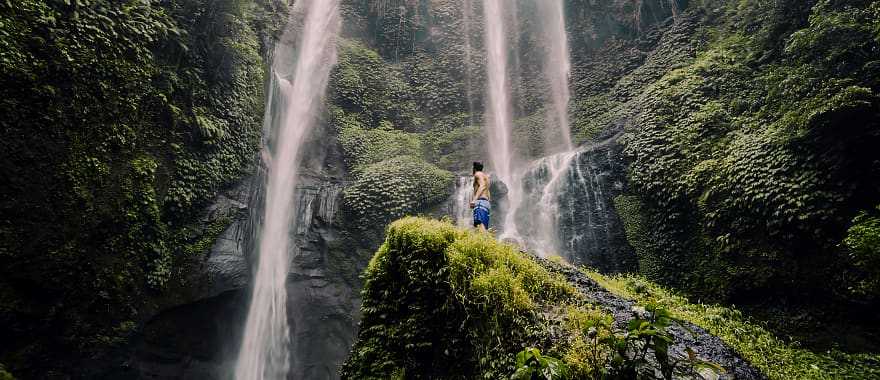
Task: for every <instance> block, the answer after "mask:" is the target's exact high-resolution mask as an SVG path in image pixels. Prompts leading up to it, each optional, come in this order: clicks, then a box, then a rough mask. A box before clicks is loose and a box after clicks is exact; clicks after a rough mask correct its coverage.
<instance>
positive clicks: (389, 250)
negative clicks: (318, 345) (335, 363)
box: [342, 217, 582, 379]
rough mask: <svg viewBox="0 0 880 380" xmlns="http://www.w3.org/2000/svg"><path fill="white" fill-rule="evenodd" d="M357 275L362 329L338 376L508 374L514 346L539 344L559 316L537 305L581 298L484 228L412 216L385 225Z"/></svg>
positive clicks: (510, 371) (438, 376) (361, 377)
mask: <svg viewBox="0 0 880 380" xmlns="http://www.w3.org/2000/svg"><path fill="white" fill-rule="evenodd" d="M364 279H365V284H364V291H363V300H364V301H363V305H362V308H361V310H362V314H363V318H362V320H361V325H360V333H359V335H358V340H357V341H356V343H355V345H354V347H353V349H352V354H351V356H350V357H349V358H348V360H347V361H346V363H345V365H344V366H343V370H342V376H343V378H357V379H379V378H389V377H391V376H393V375H394V374H400V373H405V374H406V375H407V377H416V378H419V377H428V378H502V377H508V376H509V375H510V373H512V372H513V365H514V356H515V354H516V353H517V352H519V351H520V350H521V349H522V347H525V346H526V345H531V346H540V345H543V344H545V342H546V341H547V339H548V337H549V328H550V327H549V326H550V325H553V324H558V322H554V321H552V320H550V319H547V318H546V316H545V315H543V314H542V313H541V311H543V310H546V309H547V308H548V307H550V306H551V305H554V304H565V303H567V302H574V303H577V302H580V301H581V300H582V298H581V297H580V296H579V295H578V294H577V292H576V291H575V290H574V288H573V287H572V286H571V285H569V284H568V283H566V282H565V281H564V280H563V279H562V278H561V277H560V276H559V275H556V274H551V273H549V272H548V271H547V270H545V269H544V268H543V267H541V266H540V265H538V264H537V263H535V262H534V261H532V260H530V259H528V258H526V257H525V256H523V255H522V254H521V253H519V252H518V251H517V250H516V249H515V248H514V247H513V246H510V245H507V244H503V243H499V242H497V241H495V239H494V238H493V237H492V236H491V235H489V234H480V233H476V232H474V231H472V230H463V229H458V228H456V227H454V226H453V225H451V224H449V223H447V222H441V221H435V220H429V219H423V218H413V217H409V218H404V219H401V220H398V221H396V222H394V223H392V224H391V225H390V226H389V227H388V230H387V234H386V240H385V243H384V244H383V245H382V246H381V247H380V248H379V250H378V251H377V252H376V254H375V256H373V258H372V260H371V261H370V264H369V265H368V266H367V270H366V272H365V273H364ZM564 310H565V309H563V313H564ZM548 351H549V352H551V353H552V352H554V351H553V350H552V349H550V350H548Z"/></svg>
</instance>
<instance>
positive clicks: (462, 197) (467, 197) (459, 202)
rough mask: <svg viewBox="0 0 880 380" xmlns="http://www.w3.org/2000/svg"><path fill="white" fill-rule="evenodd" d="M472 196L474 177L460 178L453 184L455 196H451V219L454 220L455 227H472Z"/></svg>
mask: <svg viewBox="0 0 880 380" xmlns="http://www.w3.org/2000/svg"><path fill="white" fill-rule="evenodd" d="M473 196H474V177H473V176H461V177H458V182H457V183H456V184H455V194H454V195H453V198H452V199H453V202H454V203H453V204H452V217H453V218H455V219H454V220H455V225H457V226H459V227H473V226H474V222H473V220H474V218H473V214H472V213H471V211H473V210H471V208H470V207H469V206H470V201H471V198H472V197H473Z"/></svg>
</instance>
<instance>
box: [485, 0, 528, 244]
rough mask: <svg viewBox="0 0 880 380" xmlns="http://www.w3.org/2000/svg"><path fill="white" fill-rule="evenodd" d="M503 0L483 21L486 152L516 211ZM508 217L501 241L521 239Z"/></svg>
mask: <svg viewBox="0 0 880 380" xmlns="http://www.w3.org/2000/svg"><path fill="white" fill-rule="evenodd" d="M507 5H508V2H506V1H503V0H484V2H483V19H484V22H485V26H484V28H485V45H486V61H487V62H486V71H487V76H488V92H487V96H488V98H489V99H488V101H487V102H486V103H487V106H488V107H487V108H488V112H487V115H486V135H487V139H486V140H487V141H486V149H488V151H489V158H490V161H491V163H492V170H493V173H494V174H495V176H496V177H497V179H498V180H501V182H504V184H506V185H507V187H508V189H507V201H506V202H507V205H508V208H510V209H515V208H516V207H515V206H511V205H516V204H519V202H520V199H519V196H520V191H519V188H520V186H519V185H518V180H519V179H518V178H517V177H516V176H515V175H514V173H513V170H512V167H513V165H514V151H513V146H512V144H511V139H510V135H511V131H512V122H511V118H512V116H511V109H510V85H509V83H508V78H507V52H508V46H507V33H506V32H507V31H506V25H505V20H506V15H505V13H504V9H505V8H504V7H505V6H507ZM512 215H513V213H508V214H507V215H506V216H505V218H504V223H503V224H502V228H503V230H502V232H501V238H502V239H505V238H516V237H517V236H519V233H518V232H517V227H516V219H515V218H513V217H512Z"/></svg>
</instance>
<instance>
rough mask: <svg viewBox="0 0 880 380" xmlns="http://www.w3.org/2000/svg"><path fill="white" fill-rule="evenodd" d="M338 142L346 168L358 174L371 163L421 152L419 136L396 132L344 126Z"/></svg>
mask: <svg viewBox="0 0 880 380" xmlns="http://www.w3.org/2000/svg"><path fill="white" fill-rule="evenodd" d="M339 143H340V144H341V145H342V151H343V153H344V158H345V163H346V165H348V167H349V168H351V169H352V171H353V173H354V174H356V175H357V174H358V173H359V172H360V171H361V170H364V169H365V168H366V167H367V166H368V165H370V164H375V163H378V162H380V161H384V160H388V159H391V158H395V157H399V156H419V155H421V153H422V148H421V144H420V143H419V139H418V136H416V135H414V134H411V133H406V132H403V131H398V130H394V129H385V128H379V129H362V128H359V127H356V126H350V127H345V128H343V129H341V130H340V131H339Z"/></svg>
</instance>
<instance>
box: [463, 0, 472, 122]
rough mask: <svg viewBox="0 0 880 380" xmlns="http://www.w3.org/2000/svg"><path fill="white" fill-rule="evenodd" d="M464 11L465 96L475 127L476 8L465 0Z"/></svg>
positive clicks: (469, 116) (469, 0)
mask: <svg viewBox="0 0 880 380" xmlns="http://www.w3.org/2000/svg"><path fill="white" fill-rule="evenodd" d="M462 5H463V6H464V9H463V10H462V19H463V21H462V22H463V23H464V87H465V96H466V97H467V106H468V118H469V121H470V125H474V99H473V98H474V94H473V88H472V86H473V84H472V83H471V81H472V77H473V69H474V67H473V66H474V64H473V58H472V54H473V53H472V49H473V48H472V46H471V29H472V28H473V16H474V15H473V13H474V7H473V4H471V0H464V4H462Z"/></svg>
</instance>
